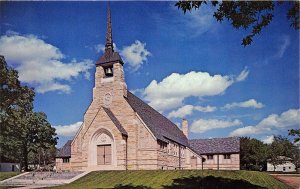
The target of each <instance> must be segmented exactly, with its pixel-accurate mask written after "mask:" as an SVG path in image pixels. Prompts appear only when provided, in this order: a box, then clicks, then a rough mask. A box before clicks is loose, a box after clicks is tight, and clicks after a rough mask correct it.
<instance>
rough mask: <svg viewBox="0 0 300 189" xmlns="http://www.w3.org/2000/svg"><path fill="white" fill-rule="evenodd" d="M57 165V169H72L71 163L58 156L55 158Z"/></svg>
mask: <svg viewBox="0 0 300 189" xmlns="http://www.w3.org/2000/svg"><path fill="white" fill-rule="evenodd" d="M55 166H56V171H58V172H60V171H70V170H71V163H70V162H69V163H63V159H62V158H56V159H55Z"/></svg>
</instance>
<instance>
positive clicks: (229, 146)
mask: <svg viewBox="0 0 300 189" xmlns="http://www.w3.org/2000/svg"><path fill="white" fill-rule="evenodd" d="M189 144H190V147H191V148H192V149H193V150H194V151H195V152H197V153H198V154H221V153H239V152H240V139H239V138H238V137H228V138H212V139H193V140H189Z"/></svg>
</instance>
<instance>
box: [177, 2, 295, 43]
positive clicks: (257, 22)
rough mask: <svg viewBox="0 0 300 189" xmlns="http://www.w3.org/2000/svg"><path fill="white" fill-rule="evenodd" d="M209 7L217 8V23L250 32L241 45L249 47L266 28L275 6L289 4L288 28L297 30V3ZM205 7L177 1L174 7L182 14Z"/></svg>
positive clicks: (238, 4)
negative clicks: (225, 23) (224, 23)
mask: <svg viewBox="0 0 300 189" xmlns="http://www.w3.org/2000/svg"><path fill="white" fill-rule="evenodd" d="M209 2H211V5H212V6H214V7H216V6H218V9H217V11H215V12H214V15H213V16H214V17H215V18H216V20H217V21H219V22H223V21H224V20H228V21H229V22H230V23H231V25H232V26H233V27H234V28H236V29H244V30H247V29H249V28H250V30H251V32H250V34H248V35H247V36H245V37H244V38H243V39H242V45H244V46H247V45H250V44H251V43H252V41H253V37H254V36H256V35H258V34H260V32H261V31H262V29H263V28H265V27H267V26H268V25H269V24H270V22H271V21H272V19H273V17H274V14H275V13H274V8H275V5H276V4H277V5H279V6H280V5H283V4H284V3H286V4H289V9H288V11H287V13H286V16H287V19H288V20H289V21H290V26H291V27H292V28H294V29H297V30H299V28H300V19H299V1H288V2H283V1H279V2H274V1H221V2H219V1H209ZM203 4H205V5H207V4H208V1H207V0H203V1H190V0H184V1H178V2H177V3H176V4H175V6H177V7H178V9H181V10H182V11H183V12H184V13H186V12H187V11H192V10H193V9H199V8H200V7H201V5H203Z"/></svg>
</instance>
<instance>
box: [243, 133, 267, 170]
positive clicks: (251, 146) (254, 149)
mask: <svg viewBox="0 0 300 189" xmlns="http://www.w3.org/2000/svg"><path fill="white" fill-rule="evenodd" d="M240 139H241V140H240V146H241V151H240V159H241V162H240V163H241V168H242V169H246V170H256V171H261V170H263V169H264V168H265V166H266V162H267V145H266V144H264V143H263V142H261V141H260V140H257V139H254V138H252V139H251V138H249V137H241V138H240Z"/></svg>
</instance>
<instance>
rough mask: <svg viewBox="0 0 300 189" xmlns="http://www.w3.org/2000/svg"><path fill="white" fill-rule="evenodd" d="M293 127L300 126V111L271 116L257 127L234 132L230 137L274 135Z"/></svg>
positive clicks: (248, 127)
mask: <svg viewBox="0 0 300 189" xmlns="http://www.w3.org/2000/svg"><path fill="white" fill-rule="evenodd" d="M293 126H297V127H299V126H300V109H290V110H288V111H285V112H283V113H282V114H280V115H277V114H271V115H269V116H268V117H266V118H264V119H263V120H262V121H260V122H259V123H258V124H257V125H255V126H246V127H242V128H238V129H236V130H234V131H233V132H231V133H230V136H245V135H246V136H249V135H257V134H272V133H274V132H280V131H281V130H287V129H288V128H290V127H293Z"/></svg>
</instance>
